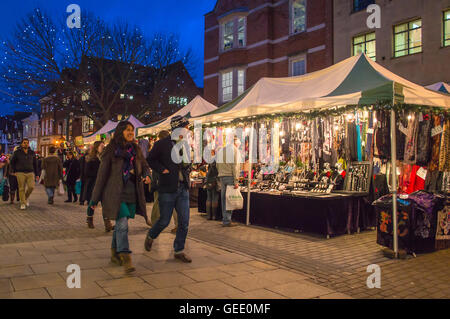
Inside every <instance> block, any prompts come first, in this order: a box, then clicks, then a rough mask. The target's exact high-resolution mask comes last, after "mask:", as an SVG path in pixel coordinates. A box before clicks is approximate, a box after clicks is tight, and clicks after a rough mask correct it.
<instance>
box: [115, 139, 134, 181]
mask: <svg viewBox="0 0 450 319" xmlns="http://www.w3.org/2000/svg"><path fill="white" fill-rule="evenodd" d="M115 155H116V157H121V158H123V166H122V180H123V184H124V185H125V184H126V183H127V182H128V180H129V179H130V176H131V174H135V172H134V161H135V159H136V150H135V149H134V147H133V145H131V144H127V145H125V147H124V148H121V147H118V148H117V149H116V152H115Z"/></svg>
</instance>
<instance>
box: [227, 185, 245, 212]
mask: <svg viewBox="0 0 450 319" xmlns="http://www.w3.org/2000/svg"><path fill="white" fill-rule="evenodd" d="M225 200H226V210H237V209H242V208H244V198H243V197H242V194H241V191H240V189H239V187H238V188H234V186H233V185H227V191H226V193H225Z"/></svg>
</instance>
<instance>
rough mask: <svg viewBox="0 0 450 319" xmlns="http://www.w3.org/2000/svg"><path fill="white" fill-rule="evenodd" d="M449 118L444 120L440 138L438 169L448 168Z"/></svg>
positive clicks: (449, 155)
mask: <svg viewBox="0 0 450 319" xmlns="http://www.w3.org/2000/svg"><path fill="white" fill-rule="evenodd" d="M449 129H450V120H446V121H445V123H444V132H443V133H442V138H441V149H440V152H439V170H440V171H448V170H450V154H449V152H450V149H449V146H450V132H449Z"/></svg>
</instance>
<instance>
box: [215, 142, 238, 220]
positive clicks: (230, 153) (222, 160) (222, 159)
mask: <svg viewBox="0 0 450 319" xmlns="http://www.w3.org/2000/svg"><path fill="white" fill-rule="evenodd" d="M239 146H240V141H239V139H238V138H237V137H235V138H234V141H233V143H230V144H228V145H227V146H226V147H222V148H221V149H219V151H218V152H217V156H216V163H217V170H218V177H219V182H220V193H221V194H220V195H221V200H222V226H223V227H233V226H236V224H234V223H232V222H231V217H232V214H233V210H231V209H227V197H228V195H227V187H228V186H232V187H231V188H232V189H236V190H237V189H238V188H239V174H240V163H241V159H240V154H239ZM230 198H231V197H230Z"/></svg>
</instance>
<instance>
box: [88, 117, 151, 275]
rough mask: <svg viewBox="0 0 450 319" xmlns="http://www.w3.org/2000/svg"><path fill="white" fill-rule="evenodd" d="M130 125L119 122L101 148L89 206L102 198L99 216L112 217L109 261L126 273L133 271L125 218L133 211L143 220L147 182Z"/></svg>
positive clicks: (141, 156) (95, 205)
mask: <svg viewBox="0 0 450 319" xmlns="http://www.w3.org/2000/svg"><path fill="white" fill-rule="evenodd" d="M134 130H135V128H134V126H133V124H131V123H130V122H128V121H122V122H120V123H119V124H118V125H117V127H116V130H115V132H114V137H113V138H112V140H111V143H109V144H108V146H107V147H106V148H105V150H104V152H103V154H102V157H101V161H100V167H99V170H98V176H97V180H96V182H95V186H94V191H93V192H92V198H91V201H90V202H89V207H90V208H91V209H92V210H95V209H96V207H97V204H98V202H100V201H101V202H102V211H103V217H105V218H108V219H114V220H115V221H116V224H115V227H114V233H113V236H112V244H111V261H112V262H114V263H116V264H119V265H122V266H123V267H124V270H125V272H126V273H130V272H133V271H135V268H134V266H133V265H132V261H131V251H130V247H129V241H128V219H129V218H134V217H135V215H136V214H139V215H142V216H143V217H144V218H145V219H146V220H147V208H146V201H145V193H144V183H145V184H146V185H148V184H150V170H149V167H148V165H147V162H146V161H145V158H144V156H143V155H142V151H141V150H140V148H139V146H138V145H137V144H136V143H135V142H134Z"/></svg>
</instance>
